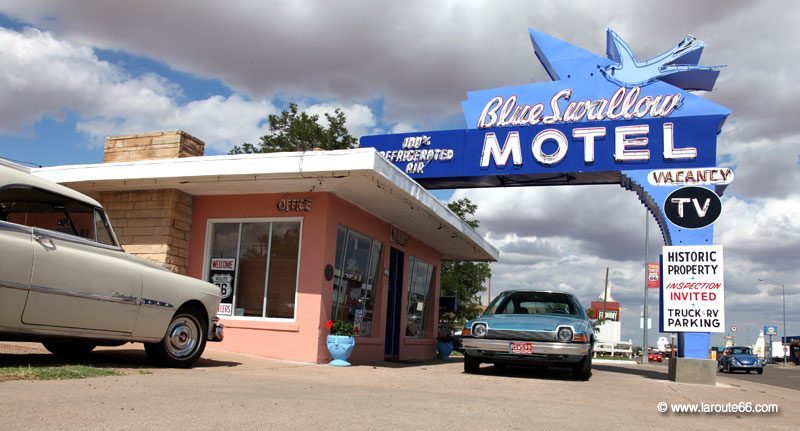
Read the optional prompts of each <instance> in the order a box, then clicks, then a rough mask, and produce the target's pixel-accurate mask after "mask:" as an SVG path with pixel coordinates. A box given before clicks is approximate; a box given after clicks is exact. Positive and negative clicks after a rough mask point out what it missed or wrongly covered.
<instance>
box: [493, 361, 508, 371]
mask: <svg viewBox="0 0 800 431" xmlns="http://www.w3.org/2000/svg"><path fill="white" fill-rule="evenodd" d="M492 365H494V369H495V370H497V371H505V369H506V364H498V363H494V364H492Z"/></svg>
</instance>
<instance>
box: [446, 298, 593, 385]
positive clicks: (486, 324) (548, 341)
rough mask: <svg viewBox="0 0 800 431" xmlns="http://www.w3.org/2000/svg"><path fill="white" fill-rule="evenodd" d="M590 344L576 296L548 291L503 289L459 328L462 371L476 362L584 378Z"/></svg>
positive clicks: (587, 372) (588, 368)
mask: <svg viewBox="0 0 800 431" xmlns="http://www.w3.org/2000/svg"><path fill="white" fill-rule="evenodd" d="M593 344H594V333H593V331H592V324H591V322H590V320H589V317H588V316H587V315H586V312H585V311H584V308H583V306H582V305H581V303H580V302H579V301H578V299H577V298H575V297H574V296H573V295H570V294H568V293H561V292H551V291H533V290H514V291H506V292H503V293H501V294H500V295H498V296H497V297H496V298H495V299H494V300H493V301H492V303H491V304H489V307H488V308H487V309H486V311H485V312H484V313H483V315H481V316H480V317H477V318H475V319H472V320H470V321H469V322H467V323H466V325H465V326H464V329H463V330H462V332H461V346H462V348H463V353H464V372H465V373H477V372H479V370H480V364H481V363H492V364H494V365H495V366H498V367H502V366H505V365H524V366H544V367H547V366H554V367H568V368H571V369H572V372H573V376H574V377H575V378H576V379H579V380H588V379H589V378H590V377H591V376H592V346H593Z"/></svg>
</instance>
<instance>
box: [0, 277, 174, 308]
mask: <svg viewBox="0 0 800 431" xmlns="http://www.w3.org/2000/svg"><path fill="white" fill-rule="evenodd" d="M7 283H8V284H10V285H8V286H5V285H6V284H7ZM0 286H5V287H10V288H12V289H21V290H30V291H32V292H40V293H48V294H52V295H61V296H69V297H73V298H83V299H91V300H94V301H105V302H114V303H118V304H131V305H144V306H147V307H156V308H168V309H169V308H175V306H174V305H172V304H170V303H169V302H164V301H158V300H155V299H149V298H142V299H139V298H137V297H136V296H134V295H123V294H121V293H119V292H114V293H113V294H112V295H111V296H105V295H97V294H94V293H85V292H75V291H73V290H67V289H61V288H58V287H45V286H37V285H31V286H30V287H28V286H26V285H23V284H19V283H10V282H0Z"/></svg>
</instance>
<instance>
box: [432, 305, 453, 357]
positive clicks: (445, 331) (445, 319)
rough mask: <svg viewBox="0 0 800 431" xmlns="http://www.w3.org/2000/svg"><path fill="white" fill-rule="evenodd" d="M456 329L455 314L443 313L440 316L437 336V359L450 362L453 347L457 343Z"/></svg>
mask: <svg viewBox="0 0 800 431" xmlns="http://www.w3.org/2000/svg"><path fill="white" fill-rule="evenodd" d="M454 328H455V314H454V313H442V314H441V315H440V316H439V332H438V334H437V336H436V351H437V352H438V353H437V355H436V356H437V357H438V358H439V359H442V360H445V361H446V360H448V359H449V358H450V354H451V353H453V346H454V342H455V336H454V332H455V330H454Z"/></svg>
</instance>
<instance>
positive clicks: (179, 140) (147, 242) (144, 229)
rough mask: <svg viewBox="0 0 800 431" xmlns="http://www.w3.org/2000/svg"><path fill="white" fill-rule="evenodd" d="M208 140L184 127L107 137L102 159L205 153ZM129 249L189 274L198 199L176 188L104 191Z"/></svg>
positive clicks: (100, 197)
mask: <svg viewBox="0 0 800 431" xmlns="http://www.w3.org/2000/svg"><path fill="white" fill-rule="evenodd" d="M204 150H205V143H204V142H203V141H201V140H200V139H197V138H195V137H194V136H192V135H190V134H188V133H186V132H184V131H182V130H176V131H172V132H155V133H143V134H138V135H127V136H111V137H109V138H106V144H105V151H104V153H103V162H104V163H112V162H135V161H140V160H152V159H173V158H179V157H195V156H202V155H203V152H204ZM95 198H96V199H97V201H98V202H100V204H102V205H103V207H104V208H105V209H106V212H107V213H108V216H109V218H110V219H111V225H112V226H114V231H115V233H116V234H117V239H118V240H119V243H120V245H122V247H124V248H125V251H127V252H128V253H131V254H135V255H137V256H140V257H143V258H145V259H148V260H151V261H153V262H155V263H157V264H159V265H162V266H164V267H166V268H167V269H169V270H170V271H173V272H177V273H179V274H186V263H187V262H186V260H187V258H188V256H189V231H190V230H191V224H192V204H193V197H192V195H190V194H187V193H184V192H182V191H180V190H175V189H156V190H133V191H114V192H100V193H99V194H97V195H96V196H95Z"/></svg>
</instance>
